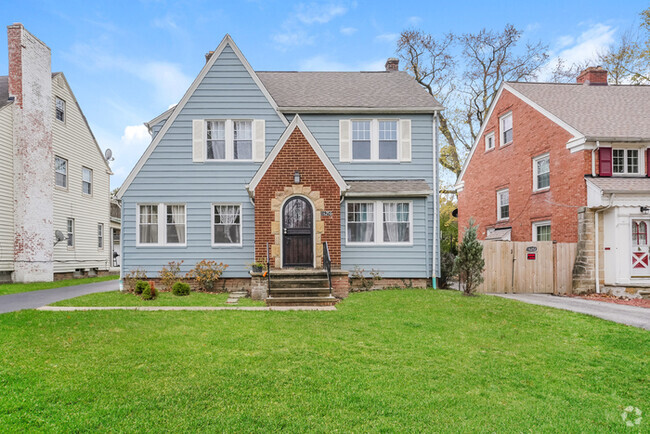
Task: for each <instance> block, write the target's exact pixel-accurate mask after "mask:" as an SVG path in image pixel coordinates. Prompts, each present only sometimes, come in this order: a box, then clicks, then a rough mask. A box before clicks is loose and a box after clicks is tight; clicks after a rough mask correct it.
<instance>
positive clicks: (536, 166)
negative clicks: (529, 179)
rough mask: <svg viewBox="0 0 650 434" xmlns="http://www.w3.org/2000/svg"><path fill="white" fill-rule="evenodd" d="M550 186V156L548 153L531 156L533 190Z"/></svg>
mask: <svg viewBox="0 0 650 434" xmlns="http://www.w3.org/2000/svg"><path fill="white" fill-rule="evenodd" d="M550 186H551V157H550V156H549V154H544V155H540V156H539V157H535V158H533V191H539V190H544V189H547V188H549V187H550Z"/></svg>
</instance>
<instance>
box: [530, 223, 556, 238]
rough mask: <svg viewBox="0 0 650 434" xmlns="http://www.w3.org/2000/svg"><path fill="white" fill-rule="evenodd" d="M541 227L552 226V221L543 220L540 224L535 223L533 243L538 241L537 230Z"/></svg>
mask: <svg viewBox="0 0 650 434" xmlns="http://www.w3.org/2000/svg"><path fill="white" fill-rule="evenodd" d="M540 226H551V221H550V220H543V221H540V222H533V237H532V238H531V239H532V240H533V241H537V228H538V227H540ZM551 241H553V227H552V226H551Z"/></svg>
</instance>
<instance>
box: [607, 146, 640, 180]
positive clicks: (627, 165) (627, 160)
mask: <svg viewBox="0 0 650 434" xmlns="http://www.w3.org/2000/svg"><path fill="white" fill-rule="evenodd" d="M642 164H643V163H642V162H640V161H639V150H638V149H613V150H612V171H613V172H614V173H615V174H619V175H636V174H639V173H640V172H641V170H640V169H641V166H642Z"/></svg>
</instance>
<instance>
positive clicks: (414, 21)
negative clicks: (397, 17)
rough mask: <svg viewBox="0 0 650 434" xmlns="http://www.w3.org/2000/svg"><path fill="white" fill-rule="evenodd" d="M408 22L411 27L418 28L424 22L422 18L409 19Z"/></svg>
mask: <svg viewBox="0 0 650 434" xmlns="http://www.w3.org/2000/svg"><path fill="white" fill-rule="evenodd" d="M406 22H407V23H408V25H410V26H417V25H418V24H420V23H421V22H422V17H417V16H413V17H409V18H408V19H407V20H406Z"/></svg>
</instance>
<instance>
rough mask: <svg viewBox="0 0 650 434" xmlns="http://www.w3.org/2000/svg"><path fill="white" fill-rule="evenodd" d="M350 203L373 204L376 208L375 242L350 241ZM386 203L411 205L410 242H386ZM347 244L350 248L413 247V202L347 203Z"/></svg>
mask: <svg viewBox="0 0 650 434" xmlns="http://www.w3.org/2000/svg"><path fill="white" fill-rule="evenodd" d="M348 203H372V204H374V206H375V241H374V242H359V241H350V239H349V238H348V205H347V204H348ZM384 203H408V204H409V240H410V241H408V242H395V243H391V242H388V241H384V207H383V204H384ZM345 244H346V245H350V246H360V247H361V246H412V245H413V201H412V200H398V199H391V200H363V199H355V200H347V201H345Z"/></svg>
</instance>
